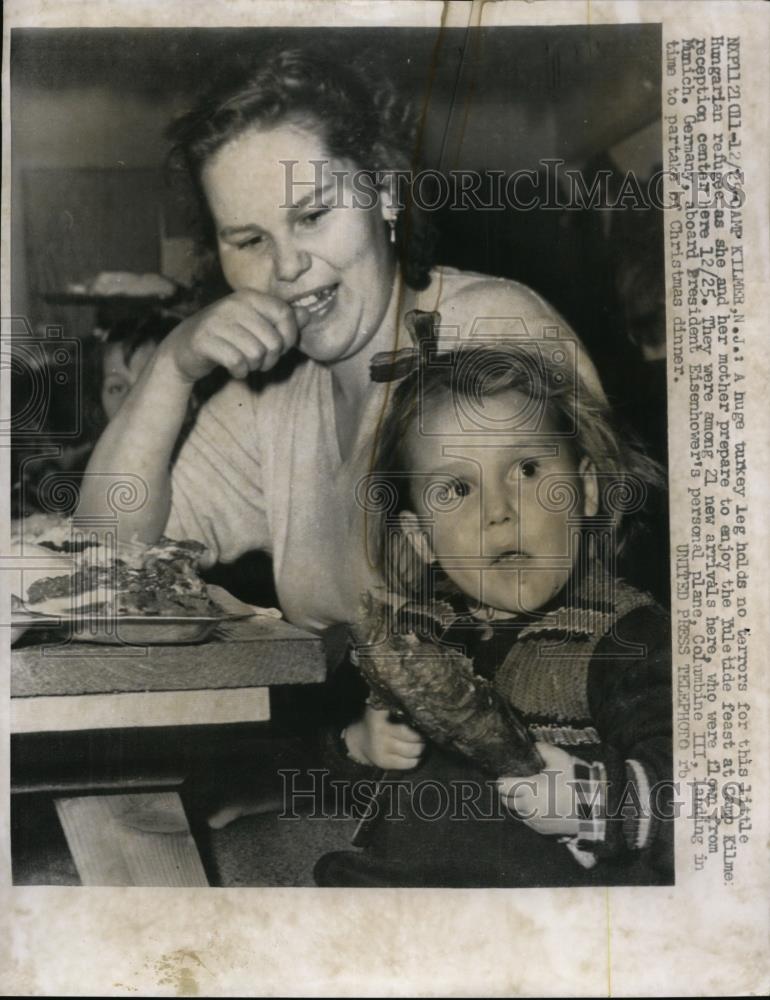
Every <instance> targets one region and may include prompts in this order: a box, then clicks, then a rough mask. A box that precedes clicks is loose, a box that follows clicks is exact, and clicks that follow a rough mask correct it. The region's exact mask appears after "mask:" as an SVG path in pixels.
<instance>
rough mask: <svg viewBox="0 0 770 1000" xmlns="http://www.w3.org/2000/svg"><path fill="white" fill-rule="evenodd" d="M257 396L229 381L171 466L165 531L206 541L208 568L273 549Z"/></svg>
mask: <svg viewBox="0 0 770 1000" xmlns="http://www.w3.org/2000/svg"><path fill="white" fill-rule="evenodd" d="M256 395H257V394H256V392H254V391H253V390H251V389H250V388H249V386H248V384H247V383H245V382H235V381H232V382H228V383H227V384H226V385H225V386H224V387H223V388H222V389H221V390H220V391H219V392H218V393H217V394H216V395H215V396H212V398H211V399H210V400H208V402H206V403H205V404H204V405H203V406H202V407H201V409H200V411H199V413H198V414H197V417H196V419H195V423H194V424H193V426H192V429H191V430H190V433H189V435H188V436H187V438H186V440H185V441H184V443H183V445H182V447H181V448H180V450H179V453H178V454H177V456H176V459H175V460H174V462H173V465H172V468H171V511H170V514H169V518H168V522H167V524H166V529H165V531H166V534H167V535H168V536H169V537H171V538H195V539H197V540H198V541H201V542H203V544H204V545H205V546H206V547H207V549H208V555H207V556H206V558H205V559H204V561H203V566H204V568H208V567H209V566H212V565H213V564H214V563H216V562H231V561H232V560H234V559H237V558H238V556H240V555H242V554H243V553H244V552H248V551H251V550H252V549H266V550H269V548H270V536H269V529H268V519H267V511H266V503H265V496H264V492H263V486H264V477H263V468H262V461H261V456H260V445H261V444H264V442H262V441H261V440H260V434H261V427H260V425H259V421H258V407H257V403H256Z"/></svg>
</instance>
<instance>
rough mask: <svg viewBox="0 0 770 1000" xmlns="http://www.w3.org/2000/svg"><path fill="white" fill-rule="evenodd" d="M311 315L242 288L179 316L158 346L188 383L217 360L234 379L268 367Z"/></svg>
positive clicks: (294, 337)
mask: <svg viewBox="0 0 770 1000" xmlns="http://www.w3.org/2000/svg"><path fill="white" fill-rule="evenodd" d="M309 318H310V313H309V312H308V311H307V309H304V308H302V307H301V306H300V307H297V308H296V309H293V308H292V307H291V306H290V305H289V304H288V303H287V302H284V301H283V300H281V299H278V298H275V297H274V296H272V295H264V294H262V293H261V292H255V291H252V290H251V289H242V290H240V291H237V292H234V293H233V294H232V295H228V296H227V297H226V298H224V299H220V300H219V301H218V302H215V303H214V304H213V305H211V306H208V307H207V308H205V309H201V311H200V312H198V313H195V315H194V316H189V317H188V318H187V319H185V320H183V321H182V322H181V323H180V324H179V326H178V327H176V329H175V330H173V331H172V332H171V333H170V334H169V335H168V337H166V339H165V340H164V341H163V343H162V344H161V346H160V347H159V349H158V350H159V351H162V352H163V354H164V355H165V356H166V357H170V358H171V360H172V361H173V363H174V366H175V367H176V370H177V371H178V373H179V375H180V376H181V378H182V380H183V381H186V382H197V381H198V379H201V378H203V377H204V376H205V375H208V374H209V372H210V371H212V370H213V369H214V368H216V367H217V366H218V365H221V366H222V367H223V368H226V369H227V370H228V372H229V373H230V374H231V375H232V376H233V378H245V377H246V376H247V375H248V374H249V373H250V372H255V371H263V372H266V371H269V370H270V369H271V368H272V367H273V366H274V365H275V364H276V363H277V362H278V359H279V358H280V357H281V356H282V355H283V354H285V353H286V351H288V350H289V349H290V348H292V347H293V346H294V345H295V344H296V342H297V337H298V334H299V331H300V330H301V329H302V327H303V326H304V325H305V324H306V323H307V321H308V319H309Z"/></svg>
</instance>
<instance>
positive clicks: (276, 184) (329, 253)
mask: <svg viewBox="0 0 770 1000" xmlns="http://www.w3.org/2000/svg"><path fill="white" fill-rule="evenodd" d="M287 161H292V162H290V163H289V162H287ZM313 161H316V162H315V164H314V162H313ZM353 170H354V168H353V166H352V165H351V164H350V163H349V162H346V161H340V160H335V159H332V158H330V157H329V156H328V155H327V154H326V152H325V150H324V148H323V144H322V142H321V140H320V139H319V138H317V137H316V136H315V135H314V134H313V133H312V132H309V131H307V130H305V129H302V128H300V127H299V126H292V125H284V126H280V127H277V128H274V129H270V130H267V131H265V130H258V129H251V130H249V131H248V132H244V133H243V134H242V135H240V136H238V137H236V138H235V139H233V140H232V141H230V142H229V143H228V144H227V145H225V146H223V147H222V148H221V149H220V150H218V151H217V152H216V153H215V154H214V156H213V157H212V158H211V159H210V160H209V161H208V162H207V163H206V165H205V166H204V168H203V174H202V180H203V187H204V190H205V192H206V197H207V199H208V202H209V207H210V209H211V212H212V215H213V218H214V224H215V226H216V230H217V241H218V247H219V257H220V260H221V262H222V270H223V272H224V275H225V278H226V279H227V282H228V284H229V285H230V287H231V288H233V289H234V290H236V291H237V290H239V289H245V288H250V289H253V290H255V291H258V292H263V293H265V294H268V295H272V296H275V297H277V298H280V299H282V300H283V301H285V302H288V303H289V304H290V305H291V304H295V303H296V304H301V305H303V306H305V307H306V308H307V309H308V310H309V312H310V319H309V320H308V322H307V323H306V325H305V326H304V328H303V329H302V331H301V334H300V348H301V350H302V351H303V352H304V353H305V354H306V355H308V356H309V357H311V358H314V359H315V360H316V361H321V362H335V361H341V360H343V359H345V358H348V357H352V356H353V355H355V354H357V353H358V352H359V351H360V350H361V349H362V348H363V347H365V346H366V344H368V343H369V341H370V340H371V338H372V337H373V335H374V334H375V333H376V332H377V329H378V328H379V326H380V324H381V322H382V320H383V317H384V315H385V311H386V309H387V306H388V301H389V299H390V293H391V288H392V284H393V277H394V273H395V262H394V259H393V255H392V253H391V251H390V247H389V244H388V240H387V235H386V226H385V224H384V218H385V215H384V210H383V207H382V205H381V204H380V199H379V197H378V198H377V203H376V204H375V205H374V207H373V208H365V207H356V206H355V204H354V202H353V187H352V173H353ZM332 171H337V172H338V173H336V174H333V173H332Z"/></svg>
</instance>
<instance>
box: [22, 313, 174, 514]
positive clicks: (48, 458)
mask: <svg viewBox="0 0 770 1000" xmlns="http://www.w3.org/2000/svg"><path fill="white" fill-rule="evenodd" d="M179 321H180V317H179V316H176V315H173V314H171V313H166V312H163V311H160V310H157V311H149V312H145V313H143V314H142V315H141V316H132V317H129V318H126V319H122V320H119V321H116V322H115V323H113V324H112V325H111V326H110V327H109V328H108V329H106V330H101V329H97V330H96V331H95V332H94V336H93V337H92V338H90V339H89V340H88V341H85V342H84V343H83V349H82V365H81V370H80V372H79V373H73V376H72V378H73V379H74V381H75V384H78V382H79V383H80V385H81V387H82V394H81V399H82V411H81V413H80V414H79V417H80V433H79V435H78V437H77V439H75V440H73V439H72V437H71V436H69V435H68V436H64V437H62V435H64V434H65V433H66V432H70V431H71V428H70V427H69V426H67V427H60V426H58V425H57V419H56V413H57V406H56V402H57V399H56V396H55V395H54V397H53V399H52V402H51V407H50V413H49V418H48V426H47V427H46V429H45V430H46V438H45V439H44V440H43V441H41V442H40V445H39V454H32V455H30V454H24V453H19V454H16V453H14V475H13V484H14V485H13V493H12V496H13V501H12V511H13V516H14V517H26V516H28V515H29V514H32V513H36V512H37V513H40V512H42V513H51V514H56V515H61V516H67V515H68V514H71V513H72V512H73V511H74V509H75V507H76V506H77V502H78V496H79V494H78V486H79V483H80V480H81V477H82V474H83V470H84V469H85V467H86V465H87V464H88V459H89V457H90V455H91V452H92V450H93V448H94V445H95V443H96V441H97V440H98V438H99V436H100V435H101V433H102V431H103V430H104V428H105V427H106V426H107V424H108V423H109V422H110V420H112V418H113V417H114V416H115V414H116V413H117V412H118V410H119V409H120V407H121V406H122V405H123V401H124V400H125V398H126V396H127V395H128V393H129V391H130V390H131V388H132V386H133V385H134V383H135V382H136V381H137V379H138V378H139V376H140V375H141V373H142V371H143V370H144V368H145V366H146V364H147V362H148V361H149V360H150V358H151V357H152V356H153V354H154V353H155V350H156V348H157V346H158V344H159V343H160V342H161V341H162V340H163V338H164V337H165V336H166V335H167V334H168V333H170V332H171V330H173V329H174V327H175V326H177V325H178V323H179ZM51 381H52V384H53V385H54V389H55V388H56V387H55V383H53V380H51ZM71 384H72V383H71V381H70V382H69V383H67V386H68V388H67V391H68V392H70V393H71V391H72V390H71ZM14 388H15V387H14ZM57 391H58V390H57ZM22 393H23V387H22V385H21V384H20V389H19V398H20V399H21V400H22V402H23V396H22ZM57 445H58V447H57ZM57 451H58V454H56V452H57ZM62 483H66V484H67V485H66V488H65V489H61V488H60V486H57V484H62ZM63 500H64V501H67V502H68V506H66V507H65V506H62V501H63Z"/></svg>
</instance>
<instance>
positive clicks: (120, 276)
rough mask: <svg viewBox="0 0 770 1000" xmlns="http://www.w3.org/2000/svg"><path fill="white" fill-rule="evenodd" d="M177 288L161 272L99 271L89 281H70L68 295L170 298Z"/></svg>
mask: <svg viewBox="0 0 770 1000" xmlns="http://www.w3.org/2000/svg"><path fill="white" fill-rule="evenodd" d="M176 290H177V286H176V284H175V282H173V281H172V280H171V279H170V278H166V277H164V276H163V275H162V274H138V273H137V272H135V271H101V272H100V273H99V274H97V275H96V277H94V278H91V280H90V281H79V282H70V283H69V284H68V285H67V291H68V292H69V293H70V295H97V296H102V295H103V296H110V295H125V296H126V297H127V298H137V299H140V298H141V299H144V298H147V299H150V298H157V299H170V298H171V297H172V296H173V295H174V294H175V293H176Z"/></svg>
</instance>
